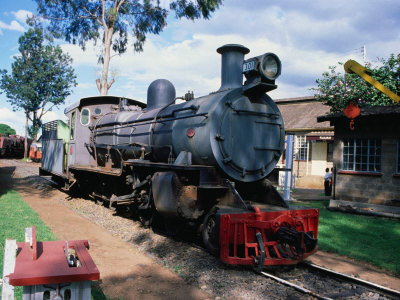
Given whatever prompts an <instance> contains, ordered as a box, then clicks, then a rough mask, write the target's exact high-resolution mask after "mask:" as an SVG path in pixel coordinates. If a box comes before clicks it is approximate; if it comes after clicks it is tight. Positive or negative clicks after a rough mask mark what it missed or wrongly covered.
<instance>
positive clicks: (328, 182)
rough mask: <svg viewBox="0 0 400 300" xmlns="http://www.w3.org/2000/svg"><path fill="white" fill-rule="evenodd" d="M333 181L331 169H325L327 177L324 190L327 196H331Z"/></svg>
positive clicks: (325, 177)
mask: <svg viewBox="0 0 400 300" xmlns="http://www.w3.org/2000/svg"><path fill="white" fill-rule="evenodd" d="M331 179H332V173H330V172H329V168H326V169H325V176H324V188H325V196H330V195H331V193H330V192H331V190H332V189H331Z"/></svg>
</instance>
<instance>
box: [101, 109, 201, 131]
mask: <svg viewBox="0 0 400 300" xmlns="http://www.w3.org/2000/svg"><path fill="white" fill-rule="evenodd" d="M168 116H169V115H168ZM194 117H208V113H200V114H194V115H190V116H181V117H174V118H169V119H162V122H172V121H175V120H182V119H188V118H194ZM160 118H161V117H160ZM149 120H153V118H146V119H141V120H133V121H128V122H118V123H117V122H114V123H107V124H101V125H98V126H97V127H105V126H115V125H119V126H118V127H113V128H110V129H103V130H97V131H96V134H97V133H99V132H107V131H110V130H115V129H121V128H125V127H129V125H131V124H136V125H139V126H144V125H149V124H155V123H159V122H161V120H160V119H157V120H156V121H149ZM143 121H149V122H143Z"/></svg>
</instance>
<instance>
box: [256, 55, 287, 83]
mask: <svg viewBox="0 0 400 300" xmlns="http://www.w3.org/2000/svg"><path fill="white" fill-rule="evenodd" d="M281 68H282V65H281V61H280V60H279V58H278V56H276V55H275V54H273V53H266V54H264V55H262V56H261V59H260V73H261V74H262V75H263V76H265V77H266V78H267V79H269V80H275V79H276V78H278V76H279V75H281Z"/></svg>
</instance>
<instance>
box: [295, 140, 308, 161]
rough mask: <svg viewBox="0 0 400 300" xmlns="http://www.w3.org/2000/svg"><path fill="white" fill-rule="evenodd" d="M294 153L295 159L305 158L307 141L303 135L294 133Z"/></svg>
mask: <svg viewBox="0 0 400 300" xmlns="http://www.w3.org/2000/svg"><path fill="white" fill-rule="evenodd" d="M294 153H295V159H296V160H307V153H308V143H307V141H306V136H305V135H296V138H295V143H294Z"/></svg>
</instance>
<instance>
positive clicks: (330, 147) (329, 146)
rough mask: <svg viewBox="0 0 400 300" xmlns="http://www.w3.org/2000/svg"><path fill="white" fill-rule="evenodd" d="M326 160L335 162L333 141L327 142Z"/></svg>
mask: <svg viewBox="0 0 400 300" xmlns="http://www.w3.org/2000/svg"><path fill="white" fill-rule="evenodd" d="M326 161H327V162H333V143H328V144H327V153H326Z"/></svg>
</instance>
